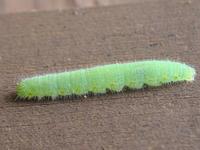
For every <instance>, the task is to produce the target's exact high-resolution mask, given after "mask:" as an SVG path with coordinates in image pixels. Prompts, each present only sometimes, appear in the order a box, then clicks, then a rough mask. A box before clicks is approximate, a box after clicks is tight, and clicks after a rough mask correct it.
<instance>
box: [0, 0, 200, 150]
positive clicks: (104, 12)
mask: <svg viewBox="0 0 200 150" xmlns="http://www.w3.org/2000/svg"><path fill="white" fill-rule="evenodd" d="M199 18H200V1H199V0H192V1H179V0H173V1H164V2H161V1H159V2H156V1H152V2H151V1H149V2H146V3H143V2H140V3H137V4H135V5H123V6H115V7H106V8H95V9H86V10H68V11H59V12H57V11H54V12H39V13H24V14H12V15H1V16H0V149H2V150H7V149H15V150H16V149H20V150H22V149H24V150H28V149H34V150H35V149H37V150H39V149H41V150H45V149H48V150H49V149H52V150H55V149H70V150H79V149H80V150H88V149H99V150H107V149H126V150H129V149H130V150H133V149H135V150H161V149H166V150H172V149H175V150H199V149H200V98H199V96H200V80H199V76H197V77H196V80H195V82H194V83H183V84H176V85H173V86H167V87H161V88H154V89H144V90H141V91H129V92H125V93H119V94H114V95H112V94H108V95H104V96H100V97H96V96H93V97H89V98H87V99H81V100H74V101H67V100H65V101H53V102H40V103H37V102H15V101H14V99H15V94H14V92H15V87H16V83H17V81H19V80H20V79H22V78H24V77H29V76H33V75H36V74H41V73H47V72H55V71H63V70H67V69H75V68H81V67H88V66H93V65H97V64H107V63H114V62H126V61H132V60H141V59H152V58H156V59H172V60H178V61H183V62H186V63H188V64H191V65H193V66H194V67H195V68H196V70H197V73H198V72H199V70H200V61H199V57H200V19H199Z"/></svg>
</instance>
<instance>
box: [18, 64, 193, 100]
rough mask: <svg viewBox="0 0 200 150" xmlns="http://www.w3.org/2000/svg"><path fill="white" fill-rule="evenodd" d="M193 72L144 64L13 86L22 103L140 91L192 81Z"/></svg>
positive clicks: (42, 78)
mask: <svg viewBox="0 0 200 150" xmlns="http://www.w3.org/2000/svg"><path fill="white" fill-rule="evenodd" d="M195 74H196V72H195V69H194V68H192V67H190V66H188V65H186V64H183V63H179V62H174V61H169V60H166V61H165V60H145V61H138V62H130V63H122V64H109V65H103V66H96V67H92V68H86V69H80V70H75V71H69V72H62V73H53V74H46V75H41V76H35V77H32V78H26V79H24V80H22V81H21V82H20V83H19V84H18V85H17V95H18V97H20V98H23V99H31V98H34V97H37V98H39V99H41V98H43V97H52V98H55V97H58V96H70V95H86V94H88V93H90V92H92V93H94V94H97V93H106V90H110V91H115V92H119V91H122V89H123V88H124V87H129V88H131V89H141V88H143V86H144V85H148V86H153V87H156V86H160V85H162V84H166V83H171V82H178V81H193V80H194V77H195Z"/></svg>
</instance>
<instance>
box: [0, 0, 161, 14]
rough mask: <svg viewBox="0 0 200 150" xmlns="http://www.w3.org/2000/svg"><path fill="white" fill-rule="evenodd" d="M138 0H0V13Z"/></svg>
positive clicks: (93, 5)
mask: <svg viewBox="0 0 200 150" xmlns="http://www.w3.org/2000/svg"><path fill="white" fill-rule="evenodd" d="M140 1H141V0H0V13H16V12H29V11H41V10H45V11H46V10H63V9H69V8H86V7H99V6H110V5H119V4H127V3H135V2H140ZM142 1H143V2H144V1H152V0H142ZM160 1H161V0H160Z"/></svg>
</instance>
